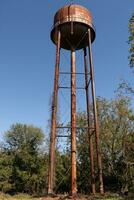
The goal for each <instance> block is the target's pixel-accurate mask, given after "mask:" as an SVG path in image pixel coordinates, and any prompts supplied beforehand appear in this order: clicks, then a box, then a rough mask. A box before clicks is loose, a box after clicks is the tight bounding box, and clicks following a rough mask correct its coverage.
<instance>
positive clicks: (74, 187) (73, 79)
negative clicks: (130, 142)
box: [71, 50, 77, 196]
mask: <svg viewBox="0 0 134 200" xmlns="http://www.w3.org/2000/svg"><path fill="white" fill-rule="evenodd" d="M75 71H76V69H75V51H74V50H71V165H72V168H71V180H72V181H71V193H72V196H74V195H76V193H77V184H76V75H75Z"/></svg>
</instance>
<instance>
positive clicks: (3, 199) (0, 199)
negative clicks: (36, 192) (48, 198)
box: [0, 193, 40, 200]
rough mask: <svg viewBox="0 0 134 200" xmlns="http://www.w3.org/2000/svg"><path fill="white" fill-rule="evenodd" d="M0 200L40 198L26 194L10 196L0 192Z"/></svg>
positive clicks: (32, 199) (37, 199)
mask: <svg viewBox="0 0 134 200" xmlns="http://www.w3.org/2000/svg"><path fill="white" fill-rule="evenodd" d="M0 200H40V198H33V197H32V196H30V195H27V194H18V195H14V196H10V195H8V194H3V193H0Z"/></svg>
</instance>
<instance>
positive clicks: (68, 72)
mask: <svg viewBox="0 0 134 200" xmlns="http://www.w3.org/2000/svg"><path fill="white" fill-rule="evenodd" d="M59 73H60V74H81V75H85V73H83V72H76V73H71V72H59ZM87 75H90V73H87Z"/></svg>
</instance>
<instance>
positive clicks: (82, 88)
mask: <svg viewBox="0 0 134 200" xmlns="http://www.w3.org/2000/svg"><path fill="white" fill-rule="evenodd" d="M58 88H59V89H71V87H61V86H59V87H58ZM76 90H85V87H76Z"/></svg>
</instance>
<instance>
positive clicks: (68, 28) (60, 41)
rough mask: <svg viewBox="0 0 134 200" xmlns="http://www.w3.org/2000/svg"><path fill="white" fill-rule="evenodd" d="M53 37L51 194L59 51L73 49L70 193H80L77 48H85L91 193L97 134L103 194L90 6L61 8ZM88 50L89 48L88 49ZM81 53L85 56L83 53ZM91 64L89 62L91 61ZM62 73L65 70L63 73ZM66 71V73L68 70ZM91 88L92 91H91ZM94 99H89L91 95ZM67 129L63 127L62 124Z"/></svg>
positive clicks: (56, 15)
mask: <svg viewBox="0 0 134 200" xmlns="http://www.w3.org/2000/svg"><path fill="white" fill-rule="evenodd" d="M51 40H52V41H53V43H54V44H55V45H56V63H55V77H54V91H53V100H52V118H51V136H50V161H49V178H48V194H53V193H54V192H55V191H54V177H55V175H54V173H55V167H56V166H55V143H56V137H57V102H58V89H59V77H60V75H61V70H60V67H59V66H60V50H61V48H62V49H65V50H68V51H70V54H71V56H70V68H69V69H68V70H69V72H68V74H70V87H69V89H70V99H71V100H70V102H71V108H70V115H71V122H70V130H71V194H72V195H75V194H76V193H77V175H76V172H77V170H76V147H77V144H76V130H77V128H80V127H77V124H76V106H77V105H76V90H77V89H79V88H77V86H76V76H77V71H76V56H75V53H76V51H77V50H80V49H83V57H84V79H85V87H84V88H83V89H84V90H85V95H86V111H87V125H88V126H87V127H83V128H85V129H86V130H87V132H88V135H89V148H90V155H89V156H90V171H91V182H92V183H91V185H92V193H93V194H95V192H96V188H95V171H94V149H93V142H92V137H95V143H96V154H97V165H98V173H99V176H98V179H99V183H100V185H99V188H100V193H101V194H103V193H104V189H103V176H102V163H101V151H100V139H99V125H98V117H97V109H96V96H95V83H94V68H93V59H92V46H91V44H92V42H93V41H94V40H95V29H94V26H93V21H92V16H91V13H90V11H89V10H88V9H86V8H85V7H83V6H81V5H76V4H71V5H66V6H64V7H62V8H61V9H59V10H58V11H57V12H56V14H55V17H54V25H53V28H52V31H51ZM87 50H88V51H87ZM81 56H82V55H81ZM88 63H89V64H88ZM62 73H63V72H62ZM65 73H66V72H65ZM89 89H90V90H89ZM89 96H90V97H91V98H92V101H91V102H90V98H89ZM91 106H92V108H93V126H91V122H90V107H91ZM63 128H64V127H63Z"/></svg>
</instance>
